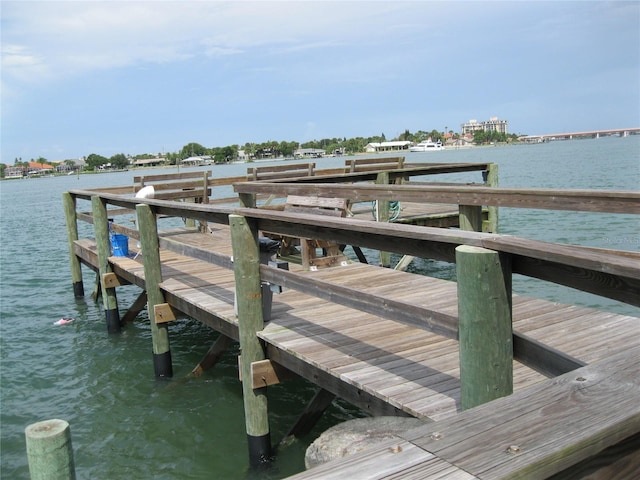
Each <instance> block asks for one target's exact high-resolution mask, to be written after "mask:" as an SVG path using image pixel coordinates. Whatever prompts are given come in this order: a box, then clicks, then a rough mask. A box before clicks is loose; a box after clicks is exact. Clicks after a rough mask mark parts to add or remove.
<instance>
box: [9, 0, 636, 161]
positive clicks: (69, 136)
mask: <svg viewBox="0 0 640 480" xmlns="http://www.w3.org/2000/svg"><path fill="white" fill-rule="evenodd" d="M0 15H1V24H0V28H1V45H2V69H1V77H2V78H1V91H0V92H1V105H0V107H1V132H0V133H1V138H0V143H1V152H2V157H1V158H0V162H3V163H6V164H9V165H12V164H13V163H14V162H15V160H16V159H18V158H19V159H22V160H23V161H25V160H28V159H32V158H38V157H44V158H46V159H47V160H63V159H71V158H80V157H86V156H88V155H89V154H91V153H96V154H99V155H103V156H105V157H110V156H112V155H115V154H118V153H124V154H130V155H136V154H140V153H152V154H157V153H163V152H175V151H179V150H180V149H181V148H182V147H183V146H184V145H186V144H188V143H190V142H196V143H199V144H201V145H204V146H205V147H209V148H210V147H223V146H227V145H234V144H238V145H244V144H245V143H247V142H253V143H262V142H266V141H278V142H280V141H295V142H306V141H310V140H320V139H323V138H339V137H346V138H351V137H369V136H375V135H382V134H384V135H385V137H386V138H387V139H388V140H390V139H392V138H394V137H397V136H398V135H399V134H401V133H403V132H404V131H405V130H409V131H410V132H416V131H418V130H425V131H431V130H433V129H436V130H438V131H444V130H445V128H446V129H447V130H453V131H454V132H459V131H460V125H461V124H462V123H465V122H467V121H469V120H471V119H476V120H478V121H482V120H488V119H489V118H490V117H498V118H500V119H504V120H507V121H508V125H509V127H508V128H509V132H510V133H518V134H530V135H531V134H544V133H560V132H569V131H582V130H594V129H608V128H629V127H638V126H640V2H637V1H633V2H622V1H610V2H595V1H576V2H568V1H553V2H544V1H532V2H528V1H508V2H497V1H473V2H462V1H448V2H435V1H413V2H402V1H337V2H330V1H323V0H316V1H302V0H299V1H285V2H274V1H253V2H249V1H241V0H240V1H233V2H219V1H205V0H201V1H161V0H156V1H115V0H112V1H90V0H86V1H77V0H76V1H67V2H59V1H41V2H34V1H28V0H27V1H25V0H22V1H2V2H1V12H0Z"/></svg>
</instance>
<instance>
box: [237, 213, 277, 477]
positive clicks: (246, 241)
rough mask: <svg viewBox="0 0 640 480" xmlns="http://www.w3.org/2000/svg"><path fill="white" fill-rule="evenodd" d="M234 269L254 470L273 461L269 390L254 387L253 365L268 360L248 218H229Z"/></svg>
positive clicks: (256, 251) (255, 249)
mask: <svg viewBox="0 0 640 480" xmlns="http://www.w3.org/2000/svg"><path fill="white" fill-rule="evenodd" d="M229 226H230V227H231V241H232V244H233V266H234V274H235V281H236V299H237V307H238V330H239V337H240V349H241V351H242V359H241V364H240V368H241V372H240V373H241V378H242V379H243V381H242V392H243V398H244V411H245V423H246V430H247V441H248V446H249V463H250V465H251V466H252V467H258V466H261V465H265V464H268V463H269V462H270V461H271V435H270V432H269V418H268V408H267V389H266V387H262V388H256V389H254V388H252V385H251V378H252V377H251V364H252V363H253V362H257V361H260V360H264V359H265V354H264V350H263V348H262V344H261V343H260V340H259V339H258V336H257V332H258V331H260V330H262V329H263V328H264V320H263V316H262V294H261V286H260V252H259V247H258V231H257V229H256V228H255V226H254V225H250V224H249V223H248V222H247V220H246V218H245V217H242V216H240V215H229Z"/></svg>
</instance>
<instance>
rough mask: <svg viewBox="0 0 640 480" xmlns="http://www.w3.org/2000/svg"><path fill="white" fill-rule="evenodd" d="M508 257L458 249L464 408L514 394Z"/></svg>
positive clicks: (470, 249)
mask: <svg viewBox="0 0 640 480" xmlns="http://www.w3.org/2000/svg"><path fill="white" fill-rule="evenodd" d="M508 258H509V257H507V256H501V255H500V254H499V253H498V252H495V251H493V250H487V249H485V248H480V247H472V246H468V245H461V246H459V247H457V248H456V267H457V279H458V317H459V327H458V328H459V332H458V335H459V341H460V383H461V392H460V396H461V403H462V409H463V410H467V409H469V408H473V407H475V406H477V405H481V404H483V403H486V402H489V401H491V400H494V399H496V398H499V397H504V396H506V395H510V394H511V393H513V341H512V338H513V337H512V323H511V303H512V300H511V265H510V262H509V259H508Z"/></svg>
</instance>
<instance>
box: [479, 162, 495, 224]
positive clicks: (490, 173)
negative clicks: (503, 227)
mask: <svg viewBox="0 0 640 480" xmlns="http://www.w3.org/2000/svg"><path fill="white" fill-rule="evenodd" d="M485 177H486V178H485V181H484V183H485V184H486V185H487V187H497V186H498V164H497V163H490V164H489V165H488V168H487V170H486V174H485ZM487 211H488V218H487V221H486V222H483V224H482V231H483V232H488V233H498V207H496V206H494V205H489V206H488V207H487Z"/></svg>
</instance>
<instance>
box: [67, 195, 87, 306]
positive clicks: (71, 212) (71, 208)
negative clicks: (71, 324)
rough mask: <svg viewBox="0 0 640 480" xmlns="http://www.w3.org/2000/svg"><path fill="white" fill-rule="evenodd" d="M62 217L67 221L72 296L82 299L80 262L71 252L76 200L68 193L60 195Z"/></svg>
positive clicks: (76, 236)
mask: <svg viewBox="0 0 640 480" xmlns="http://www.w3.org/2000/svg"><path fill="white" fill-rule="evenodd" d="M62 205H63V207H64V216H65V219H66V221H67V238H68V240H69V260H70V264H71V281H72V282H73V295H74V296H75V297H76V298H82V297H84V284H83V283H82V267H81V265H80V260H79V259H78V257H77V256H76V254H75V252H74V250H73V242H75V241H76V240H78V220H77V218H76V199H75V197H74V196H73V195H71V194H70V193H69V192H65V193H63V194H62Z"/></svg>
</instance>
